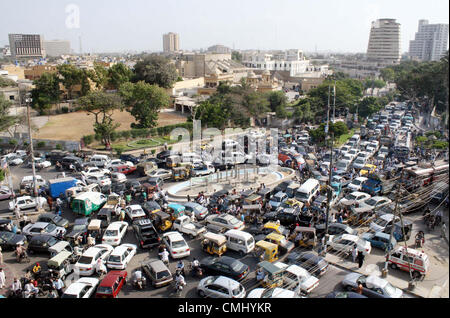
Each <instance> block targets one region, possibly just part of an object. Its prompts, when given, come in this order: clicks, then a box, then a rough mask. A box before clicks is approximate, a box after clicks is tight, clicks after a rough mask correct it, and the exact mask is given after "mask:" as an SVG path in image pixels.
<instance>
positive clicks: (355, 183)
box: [347, 177, 368, 191]
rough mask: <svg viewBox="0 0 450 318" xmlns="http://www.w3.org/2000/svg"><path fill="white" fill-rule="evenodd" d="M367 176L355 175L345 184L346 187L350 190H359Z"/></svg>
mask: <svg viewBox="0 0 450 318" xmlns="http://www.w3.org/2000/svg"><path fill="white" fill-rule="evenodd" d="M367 180H368V178H366V177H356V178H355V179H353V180H352V182H350V183H349V184H348V185H347V189H349V190H350V191H360V190H361V189H362V185H363V184H364V182H366V181H367Z"/></svg>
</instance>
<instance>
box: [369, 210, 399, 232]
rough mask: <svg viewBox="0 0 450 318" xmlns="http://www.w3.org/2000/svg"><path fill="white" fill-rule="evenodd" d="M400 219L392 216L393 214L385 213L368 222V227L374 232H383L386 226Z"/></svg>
mask: <svg viewBox="0 0 450 318" xmlns="http://www.w3.org/2000/svg"><path fill="white" fill-rule="evenodd" d="M399 221H400V218H399V217H394V214H392V213H387V214H383V215H380V216H378V217H377V218H376V219H375V220H374V221H372V222H371V223H370V229H371V230H372V231H374V232H384V231H385V230H386V228H387V227H388V226H389V227H390V226H391V225H392V223H397V222H399Z"/></svg>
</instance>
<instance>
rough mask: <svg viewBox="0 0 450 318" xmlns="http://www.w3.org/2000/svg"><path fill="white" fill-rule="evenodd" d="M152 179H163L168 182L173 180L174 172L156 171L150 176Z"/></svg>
mask: <svg viewBox="0 0 450 318" xmlns="http://www.w3.org/2000/svg"><path fill="white" fill-rule="evenodd" d="M148 176H149V177H150V178H158V177H159V178H161V179H163V180H167V179H170V178H172V171H170V170H166V169H156V170H154V171H152V172H151V173H150V174H149V175H148Z"/></svg>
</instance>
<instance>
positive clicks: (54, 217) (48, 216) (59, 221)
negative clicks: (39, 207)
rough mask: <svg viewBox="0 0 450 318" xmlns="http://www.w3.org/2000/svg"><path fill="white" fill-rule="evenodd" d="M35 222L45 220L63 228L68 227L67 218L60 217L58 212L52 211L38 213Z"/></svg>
mask: <svg viewBox="0 0 450 318" xmlns="http://www.w3.org/2000/svg"><path fill="white" fill-rule="evenodd" d="M36 222H47V223H52V224H55V225H56V226H60V227H63V228H68V227H69V220H67V219H64V218H62V217H60V216H59V215H58V214H54V213H43V214H39V216H38V218H37V221H36Z"/></svg>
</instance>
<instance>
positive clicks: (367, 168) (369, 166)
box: [359, 164, 377, 176]
mask: <svg viewBox="0 0 450 318" xmlns="http://www.w3.org/2000/svg"><path fill="white" fill-rule="evenodd" d="M376 169H377V166H375V165H372V164H366V165H365V166H364V167H363V168H362V169H361V170H360V171H359V175H360V176H365V175H369V174H372V173H375V171H376Z"/></svg>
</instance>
